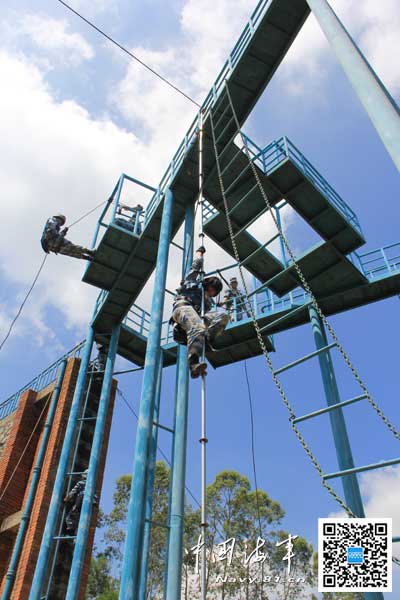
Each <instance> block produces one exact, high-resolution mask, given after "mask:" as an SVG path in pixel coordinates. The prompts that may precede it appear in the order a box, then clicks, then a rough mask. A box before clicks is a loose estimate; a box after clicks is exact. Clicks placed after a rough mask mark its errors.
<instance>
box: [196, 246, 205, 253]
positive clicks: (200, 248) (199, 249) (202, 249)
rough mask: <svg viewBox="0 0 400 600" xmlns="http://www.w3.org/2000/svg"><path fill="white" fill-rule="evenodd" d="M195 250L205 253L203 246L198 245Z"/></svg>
mask: <svg viewBox="0 0 400 600" xmlns="http://www.w3.org/2000/svg"><path fill="white" fill-rule="evenodd" d="M196 252H200V253H201V254H205V252H206V249H205V248H204V246H200V247H199V248H197V250H196Z"/></svg>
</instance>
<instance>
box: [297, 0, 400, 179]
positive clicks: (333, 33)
mask: <svg viewBox="0 0 400 600" xmlns="http://www.w3.org/2000/svg"><path fill="white" fill-rule="evenodd" d="M307 3H308V5H309V6H310V8H311V10H312V11H313V13H314V16H315V17H316V19H317V21H318V22H319V24H320V27H321V29H322V31H323V32H324V34H325V36H326V38H327V40H328V42H329V43H330V45H331V46H332V48H333V50H334V52H335V54H336V56H337V58H338V60H339V62H340V63H341V65H342V67H343V70H344V71H345V73H346V75H347V77H348V79H349V80H350V83H351V84H352V86H353V88H354V90H355V92H356V93H357V95H358V97H359V99H360V101H361V103H362V104H363V106H364V108H365V110H366V111H367V113H368V116H369V118H370V119H371V121H372V123H373V125H374V126H375V128H376V130H377V132H378V134H379V136H380V137H381V139H382V142H383V143H384V145H385V147H386V150H387V151H388V152H389V154H390V156H391V157H392V159H393V162H394V163H395V165H396V166H397V168H398V169H399V170H400V111H399V107H398V106H397V104H396V103H395V101H394V99H393V98H392V97H391V96H390V94H389V92H388V91H387V89H386V88H385V86H384V85H383V83H382V81H381V80H380V79H379V77H378V76H377V75H376V73H375V71H374V70H373V69H372V67H371V65H370V64H369V63H368V61H367V60H366V58H365V56H364V55H363V54H362V53H361V51H360V49H359V48H358V47H357V45H356V44H355V43H354V41H353V39H352V38H351V36H350V35H349V33H348V32H347V31H346V29H345V27H344V26H343V24H342V23H341V21H340V20H339V19H338V17H337V15H336V14H335V12H334V11H333V9H332V8H331V6H330V5H329V3H328V2H327V1H326V0H307ZM382 10H384V8H382Z"/></svg>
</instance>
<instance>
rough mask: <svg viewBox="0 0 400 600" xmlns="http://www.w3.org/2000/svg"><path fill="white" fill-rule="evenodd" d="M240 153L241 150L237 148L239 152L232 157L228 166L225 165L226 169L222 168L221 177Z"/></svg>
mask: <svg viewBox="0 0 400 600" xmlns="http://www.w3.org/2000/svg"><path fill="white" fill-rule="evenodd" d="M241 153H242V149H241V148H239V150H238V151H237V152H236V153H235V154H234V157H233V158H231V160H230V161H229V162H228V164H227V165H226V167H224V168H223V169H222V171H221V175H223V174H224V173H225V172H226V171H227V170H228V169H229V167H230V166H231V164H232V163H233V162H234V161H235V160H236V159H237V157H238V156H239V154H241Z"/></svg>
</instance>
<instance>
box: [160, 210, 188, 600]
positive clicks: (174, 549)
mask: <svg viewBox="0 0 400 600" xmlns="http://www.w3.org/2000/svg"><path fill="white" fill-rule="evenodd" d="M193 227H194V206H193V205H191V206H187V207H186V215H185V231H184V242H183V262H182V278H183V277H184V276H185V275H186V273H187V271H188V270H189V268H190V266H191V262H192V257H193ZM188 389H189V371H188V362H187V347H186V346H183V345H181V344H180V345H179V347H178V360H177V371H176V392H175V420H174V431H175V435H174V444H173V449H172V469H171V496H170V503H171V505H170V510H169V515H170V519H169V526H170V529H169V536H168V554H167V564H166V577H165V588H164V598H165V600H166V599H168V600H180V597H181V580H182V555H183V548H182V544H183V519H184V510H185V493H184V491H185V472H186V442H187V419H188Z"/></svg>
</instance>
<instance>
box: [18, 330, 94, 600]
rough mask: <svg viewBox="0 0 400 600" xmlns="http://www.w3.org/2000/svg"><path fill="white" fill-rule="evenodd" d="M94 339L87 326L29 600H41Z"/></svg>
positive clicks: (91, 331)
mask: <svg viewBox="0 0 400 600" xmlns="http://www.w3.org/2000/svg"><path fill="white" fill-rule="evenodd" d="M93 338H94V331H93V328H92V327H91V326H89V329H88V334H87V337H86V342H85V347H84V350H83V354H82V362H81V366H80V369H79V374H78V379H77V382H76V387H75V393H74V397H73V400H72V404H71V409H70V413H69V417H68V424H67V429H66V432H65V437H64V443H63V447H62V450H61V456H60V460H59V463H58V469H57V474H56V480H55V482H54V488H53V494H52V496H51V502H50V509H49V512H48V514H47V519H46V525H45V528H44V533H43V538H42V543H41V546H40V551H39V556H38V559H37V563H36V568H35V573H34V576H33V581H32V586H31V591H30V594H29V600H40V598H41V592H42V587H43V584H44V580H45V577H46V571H47V567H48V564H49V560H50V552H51V548H52V545H53V539H54V536H55V535H56V534H55V530H56V526H57V517H58V514H59V511H60V507H61V504H62V501H63V493H64V487H65V477H66V474H67V471H68V463H69V460H70V457H71V452H72V447H73V443H74V438H75V431H76V423H77V419H78V415H79V409H80V407H81V403H82V398H83V395H84V391H85V384H86V376H87V372H88V368H89V362H90V355H91V352H92V346H93Z"/></svg>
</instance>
